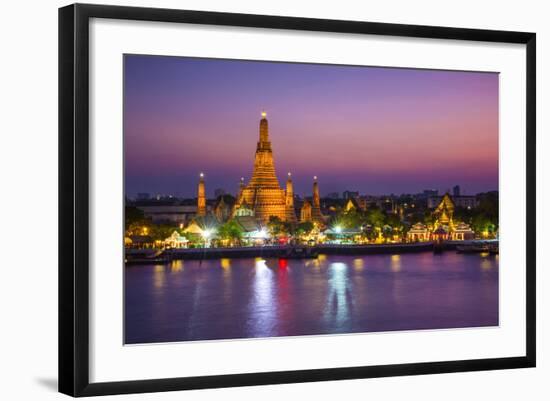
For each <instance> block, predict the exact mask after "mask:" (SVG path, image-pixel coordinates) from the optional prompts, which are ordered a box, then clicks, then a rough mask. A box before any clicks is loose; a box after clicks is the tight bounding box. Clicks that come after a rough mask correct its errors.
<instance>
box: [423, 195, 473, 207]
mask: <svg viewBox="0 0 550 401" xmlns="http://www.w3.org/2000/svg"><path fill="white" fill-rule="evenodd" d="M452 198H453V203H454V205H455V206H457V207H463V208H466V209H467V208H470V209H473V208H475V207H477V206H478V204H479V202H478V200H477V198H476V197H475V196H471V195H460V196H453V197H452ZM442 199H443V196H431V197H429V198H428V204H427V206H428V208H430V209H433V208H435V207H437V205H439V204H440V203H441V200H442Z"/></svg>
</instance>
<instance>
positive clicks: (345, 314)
mask: <svg viewBox="0 0 550 401" xmlns="http://www.w3.org/2000/svg"><path fill="white" fill-rule="evenodd" d="M328 274H329V280H328V285H329V288H328V294H327V301H326V307H325V320H326V321H327V322H330V323H331V324H333V325H335V326H336V327H338V328H340V327H342V325H343V324H344V323H346V322H348V321H349V313H350V309H351V306H352V297H351V285H350V284H349V281H348V277H347V274H348V266H347V264H345V263H341V262H336V263H331V264H330V266H329V270H328Z"/></svg>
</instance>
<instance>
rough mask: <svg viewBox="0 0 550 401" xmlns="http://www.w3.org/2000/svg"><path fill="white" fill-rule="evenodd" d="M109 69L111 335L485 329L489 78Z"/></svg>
mask: <svg viewBox="0 0 550 401" xmlns="http://www.w3.org/2000/svg"><path fill="white" fill-rule="evenodd" d="M123 68H124V71H123V82H124V89H123V101H124V105H123V108H124V110H123V118H124V124H123V126H124V133H123V138H124V139H123V140H124V146H123V149H124V193H125V199H124V204H125V228H124V230H125V232H124V236H123V238H122V236H121V246H124V249H125V262H124V264H125V266H124V343H125V344H144V343H163V342H179V341H205V340H229V339H250V338H269V337H282V336H313V335H340V334H349V333H368V332H379V333H380V332H391V331H396V330H425V329H431V330H435V329H460V328H462V329H463V328H472V327H490V326H498V325H499V241H498V238H499V217H498V216H499V192H498V189H499V74H498V73H497V72H476V71H448V70H429V69H413V68H389V67H384V66H360V65H330V64H311V63H309V64H308V63H289V62H272V61H256V60H229V59H212V58H190V57H173V56H170V57H168V56H162V55H139V54H125V55H124V67H123ZM122 241H123V245H122Z"/></svg>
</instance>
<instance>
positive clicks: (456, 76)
mask: <svg viewBox="0 0 550 401" xmlns="http://www.w3.org/2000/svg"><path fill="white" fill-rule="evenodd" d="M124 85H125V86H124V141H125V144H124V152H125V168H126V170H125V185H126V194H127V195H128V196H130V197H134V196H135V195H136V194H137V193H138V192H149V193H150V194H151V195H154V194H171V195H175V196H186V197H193V196H195V192H196V186H197V182H198V175H199V173H200V172H201V171H203V172H204V174H205V180H206V190H207V196H210V197H211V196H213V193H214V190H215V189H216V188H224V189H225V190H226V191H227V192H229V193H233V194H234V193H235V192H236V191H237V187H238V182H239V179H240V177H245V180H246V182H248V180H249V179H250V176H251V173H252V167H253V162H254V152H255V150H256V142H257V141H258V135H259V134H258V127H259V121H260V112H261V110H262V109H265V110H266V112H267V118H268V121H269V134H270V139H271V143H272V147H273V152H274V158H275V168H276V171H277V175H278V177H279V181H280V183H281V185H284V182H285V180H286V173H287V172H289V171H290V172H292V176H293V179H294V185H295V189H294V190H295V192H296V193H297V194H299V195H302V196H306V195H307V196H309V195H310V194H311V183H312V177H313V176H314V175H317V176H318V177H319V185H320V190H321V195H322V196H324V195H326V194H327V193H329V192H342V191H344V190H353V191H360V192H361V194H369V195H379V194H387V193H396V194H400V193H417V192H421V191H422V190H423V189H428V188H436V189H439V190H440V191H445V190H446V189H449V188H452V186H453V185H455V184H459V185H460V186H461V187H462V192H463V193H469V194H475V193H477V192H482V191H488V190H495V189H498V74H497V73H475V72H450V71H434V70H413V69H398V68H375V67H349V66H334V65H319V64H290V63H272V62H254V61H235V60H215V59H193V58H185V57H164V56H138V55H126V56H125V63H124Z"/></svg>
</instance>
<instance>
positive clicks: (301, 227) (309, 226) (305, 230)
mask: <svg viewBox="0 0 550 401" xmlns="http://www.w3.org/2000/svg"><path fill="white" fill-rule="evenodd" d="M313 227H314V225H313V223H312V222H311V221H303V222H301V223H298V224H297V225H296V229H295V231H294V232H295V234H296V235H298V236H300V235H307V234H309V233H310V232H311V231H312V230H313Z"/></svg>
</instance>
